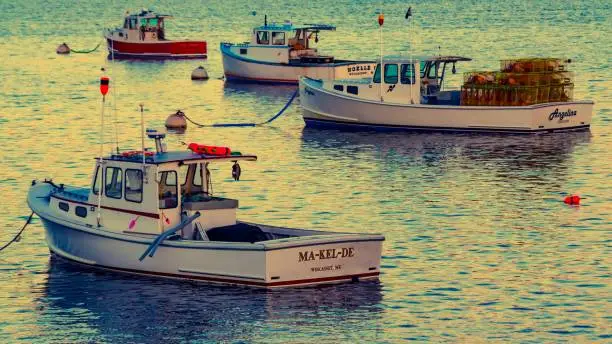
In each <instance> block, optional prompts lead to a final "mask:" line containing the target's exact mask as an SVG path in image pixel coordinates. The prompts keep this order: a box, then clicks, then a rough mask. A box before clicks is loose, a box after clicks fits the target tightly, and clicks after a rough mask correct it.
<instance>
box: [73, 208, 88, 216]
mask: <svg viewBox="0 0 612 344" xmlns="http://www.w3.org/2000/svg"><path fill="white" fill-rule="evenodd" d="M74 213H75V214H76V216H78V217H87V208H85V207H81V206H77V207H76V208H74Z"/></svg>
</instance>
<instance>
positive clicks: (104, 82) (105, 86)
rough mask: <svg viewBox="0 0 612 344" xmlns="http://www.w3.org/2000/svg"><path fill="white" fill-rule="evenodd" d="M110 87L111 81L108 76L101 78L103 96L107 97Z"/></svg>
mask: <svg viewBox="0 0 612 344" xmlns="http://www.w3.org/2000/svg"><path fill="white" fill-rule="evenodd" d="M109 85H110V79H109V78H108V77H107V76H106V75H103V76H102V77H101V78H100V93H102V95H103V96H105V95H106V94H107V93H108V87H109Z"/></svg>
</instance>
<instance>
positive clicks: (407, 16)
mask: <svg viewBox="0 0 612 344" xmlns="http://www.w3.org/2000/svg"><path fill="white" fill-rule="evenodd" d="M410 17H412V6H410V7H408V11H406V19H409V18H410Z"/></svg>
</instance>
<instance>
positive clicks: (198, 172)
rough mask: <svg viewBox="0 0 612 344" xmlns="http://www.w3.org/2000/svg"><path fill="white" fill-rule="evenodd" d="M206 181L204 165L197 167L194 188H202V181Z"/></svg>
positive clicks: (197, 165)
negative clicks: (203, 171) (203, 170)
mask: <svg viewBox="0 0 612 344" xmlns="http://www.w3.org/2000/svg"><path fill="white" fill-rule="evenodd" d="M203 179H204V174H203V173H202V165H201V164H196V165H195V173H194V175H193V186H202V180H203Z"/></svg>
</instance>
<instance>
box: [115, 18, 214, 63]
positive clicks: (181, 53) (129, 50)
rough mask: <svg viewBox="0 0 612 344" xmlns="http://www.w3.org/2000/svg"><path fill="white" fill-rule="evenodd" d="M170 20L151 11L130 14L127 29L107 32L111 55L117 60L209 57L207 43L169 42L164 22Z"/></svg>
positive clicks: (124, 22)
mask: <svg viewBox="0 0 612 344" xmlns="http://www.w3.org/2000/svg"><path fill="white" fill-rule="evenodd" d="M170 17H171V16H169V15H165V14H157V13H155V12H153V11H148V10H142V11H141V12H140V13H138V14H129V13H128V14H127V15H126V16H125V20H124V21H123V27H119V28H116V29H107V30H106V32H105V33H104V38H106V42H107V44H108V52H109V53H110V54H112V55H114V57H131V58H206V41H188V40H183V41H172V40H168V39H166V33H165V26H164V20H165V19H166V18H170Z"/></svg>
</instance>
